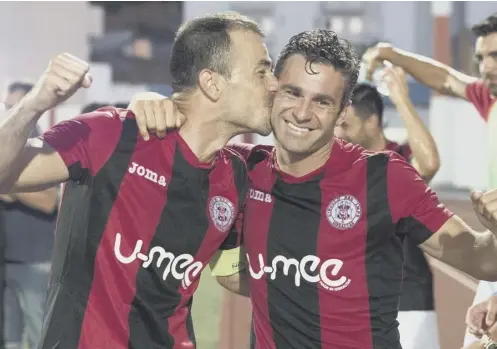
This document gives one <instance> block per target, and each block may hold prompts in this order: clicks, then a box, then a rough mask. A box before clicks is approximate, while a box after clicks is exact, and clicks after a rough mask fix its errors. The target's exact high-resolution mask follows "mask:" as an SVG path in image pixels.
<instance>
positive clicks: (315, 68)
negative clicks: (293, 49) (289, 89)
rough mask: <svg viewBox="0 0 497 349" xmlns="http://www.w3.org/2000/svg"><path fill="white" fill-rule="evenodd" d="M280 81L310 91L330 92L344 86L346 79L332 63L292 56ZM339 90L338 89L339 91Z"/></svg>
mask: <svg viewBox="0 0 497 349" xmlns="http://www.w3.org/2000/svg"><path fill="white" fill-rule="evenodd" d="M279 82H280V83H281V84H289V85H295V86H298V87H300V88H301V89H303V90H307V91H309V92H316V93H317V92H319V93H323V92H324V89H325V90H326V92H328V93H330V94H334V92H335V91H337V90H340V91H341V90H342V89H343V88H344V79H343V76H342V74H341V73H340V72H338V71H336V70H335V68H333V67H332V66H331V65H328V64H324V63H319V62H310V61H307V60H306V59H305V58H304V57H303V56H300V55H296V56H293V57H290V58H289V59H288V61H287V62H286V63H285V65H284V66H283V69H282V71H281V74H280V79H279ZM337 92H338V91H337Z"/></svg>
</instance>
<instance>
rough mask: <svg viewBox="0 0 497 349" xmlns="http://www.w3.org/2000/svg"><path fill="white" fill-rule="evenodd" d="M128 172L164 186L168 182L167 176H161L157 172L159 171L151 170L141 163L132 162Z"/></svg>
mask: <svg viewBox="0 0 497 349" xmlns="http://www.w3.org/2000/svg"><path fill="white" fill-rule="evenodd" d="M128 172H129V173H131V174H135V173H136V174H137V175H138V176H140V177H144V178H145V179H148V180H149V181H150V182H154V183H157V184H159V185H160V186H163V187H165V186H166V184H167V183H166V177H164V176H159V175H158V174H157V172H154V171H152V170H149V169H148V168H145V167H143V166H141V165H140V164H137V163H136V162H132V163H131V167H130V168H128Z"/></svg>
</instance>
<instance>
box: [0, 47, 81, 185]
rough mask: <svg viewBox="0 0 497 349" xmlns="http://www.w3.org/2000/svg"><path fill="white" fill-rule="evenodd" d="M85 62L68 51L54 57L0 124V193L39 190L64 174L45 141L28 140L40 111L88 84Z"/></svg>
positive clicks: (55, 154)
mask: <svg viewBox="0 0 497 349" xmlns="http://www.w3.org/2000/svg"><path fill="white" fill-rule="evenodd" d="M88 69H89V66H88V64H87V63H85V62H83V61H81V60H79V59H78V58H76V57H73V56H71V55H69V54H62V55H59V56H57V57H55V58H54V59H53V60H52V61H51V62H50V65H49V67H48V69H47V70H46V71H45V73H44V74H43V76H42V77H41V78H40V80H39V81H38V82H37V84H36V85H35V86H34V87H33V89H32V91H31V92H30V93H29V94H28V95H27V96H25V97H24V98H23V99H22V100H21V101H20V102H19V103H18V104H17V105H16V106H15V107H14V108H12V109H11V110H9V111H8V112H7V115H6V119H5V120H4V121H3V122H2V124H1V125H0V193H11V192H15V191H39V190H41V189H46V188H48V187H51V186H53V185H54V184H57V183H60V182H62V181H64V180H66V179H67V178H68V175H69V174H68V171H67V168H66V166H65V165H64V162H63V160H62V159H61V157H60V156H59V155H58V154H57V152H55V151H54V149H53V148H52V147H50V146H49V145H48V144H47V143H46V142H44V141H42V140H41V139H38V138H35V139H31V140H28V137H29V135H30V134H31V132H32V131H33V129H34V128H35V126H36V123H37V121H38V119H39V118H40V117H41V115H42V114H43V113H44V112H45V111H47V110H49V109H51V108H53V107H54V106H56V105H58V104H59V103H62V102H63V101H65V100H66V99H68V98H69V97H70V96H72V95H73V94H74V93H75V92H76V91H77V90H78V89H79V88H80V87H82V86H83V87H89V85H90V83H91V79H90V78H89V77H88V76H87V73H88Z"/></svg>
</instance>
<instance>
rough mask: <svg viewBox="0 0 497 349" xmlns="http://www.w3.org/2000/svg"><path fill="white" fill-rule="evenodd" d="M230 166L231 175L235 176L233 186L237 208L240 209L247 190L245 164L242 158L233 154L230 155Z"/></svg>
mask: <svg viewBox="0 0 497 349" xmlns="http://www.w3.org/2000/svg"><path fill="white" fill-rule="evenodd" d="M231 167H232V168H233V177H234V178H235V186H236V189H237V191H238V208H239V209H240V210H241V209H242V208H243V206H244V203H245V197H246V195H247V191H248V174H247V169H246V167H247V166H246V165H245V163H244V161H243V160H242V159H240V158H239V157H238V156H235V155H233V156H231Z"/></svg>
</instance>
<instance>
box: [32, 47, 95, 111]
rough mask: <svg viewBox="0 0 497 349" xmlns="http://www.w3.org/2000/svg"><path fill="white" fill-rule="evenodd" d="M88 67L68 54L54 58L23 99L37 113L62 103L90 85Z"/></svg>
mask: <svg viewBox="0 0 497 349" xmlns="http://www.w3.org/2000/svg"><path fill="white" fill-rule="evenodd" d="M89 69H90V66H89V64H88V63H86V62H85V61H83V60H81V59H79V58H76V57H74V56H72V55H70V54H68V53H63V54H60V55H57V56H55V57H54V58H53V59H52V60H51V61H50V64H49V65H48V68H47V70H45V72H44V73H43V75H42V76H41V78H40V79H39V80H38V82H37V83H36V85H35V86H34V87H33V89H32V90H31V92H30V93H29V94H28V95H27V96H26V97H25V98H26V103H27V105H28V106H29V108H31V109H33V110H35V111H37V112H45V111H46V110H48V109H51V108H53V107H55V106H56V105H58V104H60V103H62V102H64V101H65V100H67V99H68V98H69V97H71V96H72V95H73V94H74V93H76V91H77V90H78V89H79V88H81V87H85V88H88V87H90V85H91V82H92V80H91V76H90V75H89V74H88V71H89Z"/></svg>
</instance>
